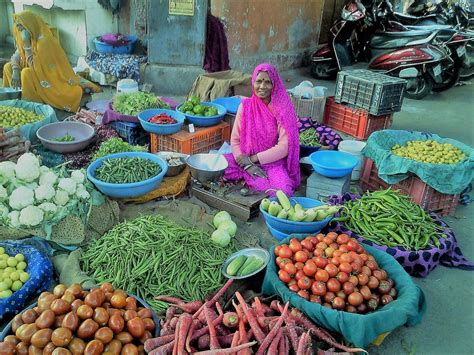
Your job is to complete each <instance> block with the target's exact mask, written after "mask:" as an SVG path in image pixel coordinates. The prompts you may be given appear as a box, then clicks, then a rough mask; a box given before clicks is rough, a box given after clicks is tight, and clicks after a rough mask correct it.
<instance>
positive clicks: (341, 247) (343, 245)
mask: <svg viewBox="0 0 474 355" xmlns="http://www.w3.org/2000/svg"><path fill="white" fill-rule="evenodd" d="M339 250H340V251H341V252H343V253H348V252H349V251H350V249H349V247H348V246H347V244H342V245H341V246H339Z"/></svg>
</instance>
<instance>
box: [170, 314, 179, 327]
mask: <svg viewBox="0 0 474 355" xmlns="http://www.w3.org/2000/svg"><path fill="white" fill-rule="evenodd" d="M178 320H179V317H178V316H176V317H174V318H173V319H172V320H171V321H170V324H169V327H170V329H171V330H175V329H176V326H177V325H178Z"/></svg>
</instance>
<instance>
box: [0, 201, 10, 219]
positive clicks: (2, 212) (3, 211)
mask: <svg viewBox="0 0 474 355" xmlns="http://www.w3.org/2000/svg"><path fill="white" fill-rule="evenodd" d="M9 211H10V210H9V209H8V207H7V206H5V205H4V204H3V203H0V218H4V217H7V216H8V212H9Z"/></svg>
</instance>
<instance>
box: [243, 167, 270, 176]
mask: <svg viewBox="0 0 474 355" xmlns="http://www.w3.org/2000/svg"><path fill="white" fill-rule="evenodd" d="M246 171H247V172H248V173H249V174H250V175H252V176H257V177H261V178H264V179H266V178H267V177H268V176H267V173H266V172H265V170H263V169H262V168H260V167H259V166H258V165H252V166H251V167H250V168H248V169H247V170H246Z"/></svg>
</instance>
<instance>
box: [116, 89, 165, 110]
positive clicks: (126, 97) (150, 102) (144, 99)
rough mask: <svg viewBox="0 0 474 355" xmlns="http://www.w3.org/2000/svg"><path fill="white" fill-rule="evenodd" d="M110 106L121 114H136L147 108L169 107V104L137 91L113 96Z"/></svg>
mask: <svg viewBox="0 0 474 355" xmlns="http://www.w3.org/2000/svg"><path fill="white" fill-rule="evenodd" d="M112 108H113V109H114V111H115V112H118V113H121V114H122V115H129V116H136V115H138V114H139V113H140V112H142V111H144V110H148V109H149V108H170V105H168V104H167V103H166V102H164V101H163V100H161V99H160V98H159V97H156V96H155V95H153V94H148V93H146V92H141V91H139V92H134V93H131V94H118V95H117V96H115V98H114V103H113V105H112Z"/></svg>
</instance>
